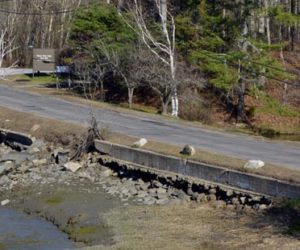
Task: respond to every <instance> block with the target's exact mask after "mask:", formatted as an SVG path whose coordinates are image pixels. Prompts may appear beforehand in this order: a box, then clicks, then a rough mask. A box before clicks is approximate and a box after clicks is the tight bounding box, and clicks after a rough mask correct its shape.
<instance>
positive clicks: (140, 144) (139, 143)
mask: <svg viewBox="0 0 300 250" xmlns="http://www.w3.org/2000/svg"><path fill="white" fill-rule="evenodd" d="M147 143H148V141H147V139H145V138H141V139H139V140H138V141H136V142H135V143H133V146H134V147H137V148H141V147H144V146H145V145H146V144H147Z"/></svg>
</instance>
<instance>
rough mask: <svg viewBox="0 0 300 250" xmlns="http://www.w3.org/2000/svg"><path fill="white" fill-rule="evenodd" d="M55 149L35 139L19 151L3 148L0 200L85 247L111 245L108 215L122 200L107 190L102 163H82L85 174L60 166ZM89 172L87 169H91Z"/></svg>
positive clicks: (82, 170) (1, 147)
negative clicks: (101, 177)
mask: <svg viewBox="0 0 300 250" xmlns="http://www.w3.org/2000/svg"><path fill="white" fill-rule="evenodd" d="M55 150H56V151H59V150H61V149H57V148H56V149H54V148H52V147H49V145H46V144H45V143H44V142H42V141H36V142H35V143H34V144H33V145H32V146H31V147H29V148H28V149H27V150H24V151H21V152H18V151H15V150H12V149H11V148H10V147H8V146H6V145H4V144H1V145H0V201H3V202H4V201H5V202H4V203H3V207H4V205H5V206H6V207H11V208H14V209H16V210H19V211H25V212H26V213H28V214H31V215H35V216H39V217H43V218H45V219H46V220H47V221H49V222H51V223H53V224H54V225H56V226H57V227H58V228H59V229H60V230H61V231H62V232H65V233H67V234H68V235H69V237H70V239H72V240H73V241H75V242H79V243H80V244H78V246H84V245H95V244H97V245H99V244H100V245H111V244H113V234H112V233H111V231H110V229H109V228H108V227H107V225H106V223H105V219H104V218H103V214H104V213H106V212H107V211H109V210H110V209H111V208H116V207H120V206H121V205H122V204H121V202H120V201H119V200H118V199H116V198H114V197H112V196H110V195H108V194H106V193H105V192H104V191H103V188H102V186H101V183H99V179H96V178H94V177H91V176H97V173H96V172H97V171H99V172H101V167H100V166H99V165H98V164H94V165H90V168H88V166H87V165H84V163H82V169H81V171H77V172H76V173H73V172H72V171H68V170H67V169H66V168H65V167H64V166H63V165H64V163H56V162H55V157H54V156H53V152H54V151H55ZM87 170H88V171H87Z"/></svg>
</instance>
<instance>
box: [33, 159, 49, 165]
mask: <svg viewBox="0 0 300 250" xmlns="http://www.w3.org/2000/svg"><path fill="white" fill-rule="evenodd" d="M32 163H33V165H34V166H35V167H40V166H43V165H46V164H47V163H48V161H47V159H34V160H33V161H32Z"/></svg>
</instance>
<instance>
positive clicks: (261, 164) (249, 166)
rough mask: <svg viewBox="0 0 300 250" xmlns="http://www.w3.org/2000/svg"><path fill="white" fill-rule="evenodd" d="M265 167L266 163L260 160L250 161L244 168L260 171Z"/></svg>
mask: <svg viewBox="0 0 300 250" xmlns="http://www.w3.org/2000/svg"><path fill="white" fill-rule="evenodd" d="M264 166H265V163H264V162H263V161H260V160H250V161H248V162H246V164H245V165H244V168H246V169H259V168H262V167H264Z"/></svg>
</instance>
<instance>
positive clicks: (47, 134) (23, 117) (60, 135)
mask: <svg viewBox="0 0 300 250" xmlns="http://www.w3.org/2000/svg"><path fill="white" fill-rule="evenodd" d="M0 114H1V116H0V128H6V129H11V130H16V131H20V132H24V133H29V134H31V135H33V136H35V137H37V138H44V139H45V140H46V141H48V142H52V143H60V144H63V145H69V144H70V143H71V141H72V140H74V139H75V140H76V139H78V138H79V137H80V136H81V135H82V134H83V133H84V132H85V128H84V127H82V126H78V125H76V124H73V123H67V122H62V121H57V120H52V119H47V118H43V117H39V116H35V115H31V114H27V113H22V112H17V111H14V110H10V109H6V108H2V107H0ZM35 124H38V125H39V126H40V128H39V129H38V130H36V131H32V127H33V126H34V125H35ZM107 139H108V140H109V141H111V142H113V143H118V144H122V145H127V146H131V145H132V144H133V142H135V141H136V140H137V139H138V138H135V137H133V136H127V135H123V134H118V133H109V137H108V138H107ZM144 149H146V150H150V151H153V152H157V153H161V154H166V155H173V156H176V157H184V156H182V155H180V153H179V152H180V150H181V148H180V147H178V146H175V145H171V144H166V143H161V142H157V141H149V143H148V144H146V146H145V147H144ZM189 159H191V160H195V161H201V162H204V163H208V164H212V165H217V166H221V167H226V168H230V169H235V170H239V171H244V170H243V168H242V166H243V165H244V164H245V162H246V161H245V160H243V159H238V158H234V157H229V156H225V155H221V154H216V153H213V152H208V151H203V150H200V149H197V153H196V155H194V156H193V157H191V158H189ZM248 172H249V171H248ZM251 173H255V174H259V175H263V176H268V177H274V178H277V179H280V180H286V181H292V182H298V183H299V182H300V171H296V170H290V169H289V170H287V169H286V168H284V167H280V166H275V165H271V164H267V165H266V167H264V168H262V169H259V170H255V171H251Z"/></svg>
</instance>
